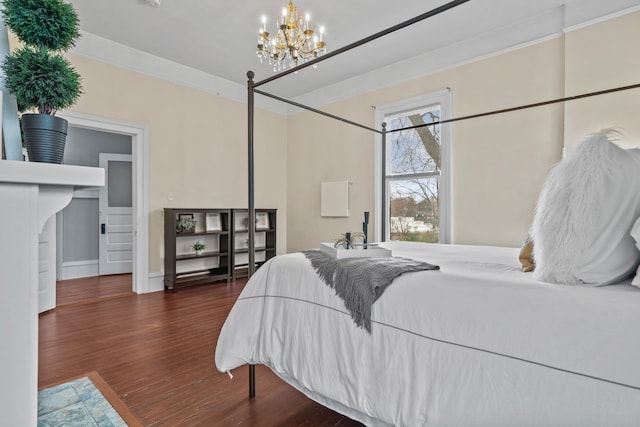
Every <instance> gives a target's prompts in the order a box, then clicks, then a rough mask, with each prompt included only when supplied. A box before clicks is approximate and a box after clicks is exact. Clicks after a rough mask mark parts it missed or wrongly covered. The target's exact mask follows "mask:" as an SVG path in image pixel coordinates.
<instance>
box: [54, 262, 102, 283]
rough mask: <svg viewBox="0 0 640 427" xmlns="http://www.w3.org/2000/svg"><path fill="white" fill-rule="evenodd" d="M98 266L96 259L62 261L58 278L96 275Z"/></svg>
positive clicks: (65, 278) (66, 278)
mask: <svg viewBox="0 0 640 427" xmlns="http://www.w3.org/2000/svg"><path fill="white" fill-rule="evenodd" d="M99 268H100V266H99V264H98V260H97V259H91V260H86V261H71V262H63V263H62V271H61V272H60V278H59V279H58V280H68V279H79V278H81V277H92V276H97V275H98V274H99Z"/></svg>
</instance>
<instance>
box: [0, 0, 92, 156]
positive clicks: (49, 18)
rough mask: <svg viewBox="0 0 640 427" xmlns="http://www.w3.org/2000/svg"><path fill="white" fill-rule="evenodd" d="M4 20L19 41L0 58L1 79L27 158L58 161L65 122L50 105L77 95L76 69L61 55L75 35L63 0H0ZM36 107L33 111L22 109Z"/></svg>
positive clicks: (75, 22) (72, 14) (71, 12)
mask: <svg viewBox="0 0 640 427" xmlns="http://www.w3.org/2000/svg"><path fill="white" fill-rule="evenodd" d="M3 4H4V9H3V11H2V17H3V19H4V22H5V24H6V26H7V28H9V29H10V30H11V31H12V32H13V33H14V34H15V35H16V37H17V38H18V39H19V40H20V41H21V42H22V46H21V47H19V48H17V49H15V50H14V51H13V52H11V53H10V54H8V55H7V56H6V57H5V59H4V61H3V62H2V66H1V67H2V71H3V72H4V85H5V87H6V88H7V90H8V91H9V93H11V94H12V95H13V96H15V98H16V101H17V103H18V110H19V111H20V112H21V113H24V114H22V117H21V123H22V132H23V135H24V143H25V145H26V147H27V152H28V155H29V161H32V162H34V161H35V162H45V163H62V161H63V159H64V145H65V142H66V136H67V127H68V123H67V121H66V120H65V119H63V118H61V117H56V116H55V114H56V111H57V110H61V109H65V108H68V107H71V106H72V105H73V104H75V102H76V101H77V100H78V98H79V97H80V94H81V93H82V86H81V84H80V75H79V74H78V73H77V72H76V70H75V69H74V68H73V67H72V66H71V64H70V63H69V62H68V61H67V59H65V58H64V57H63V56H62V54H61V53H62V52H64V51H66V50H68V49H70V48H71V47H72V46H74V44H75V40H76V39H77V38H78V37H79V36H80V32H79V28H80V25H79V19H78V14H77V13H76V11H75V9H74V8H73V6H72V5H71V4H69V3H66V2H65V1H63V0H3ZM28 111H36V112H37V113H26V112H28Z"/></svg>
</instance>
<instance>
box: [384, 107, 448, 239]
mask: <svg viewBox="0 0 640 427" xmlns="http://www.w3.org/2000/svg"><path fill="white" fill-rule="evenodd" d="M385 120H386V121H387V122H388V124H389V126H388V129H389V130H390V131H391V130H394V129H402V128H406V127H410V126H417V125H420V124H429V123H433V122H437V121H438V120H440V105H431V106H427V107H424V108H422V109H419V110H414V111H409V112H405V113H401V114H394V115H388V116H386V117H385ZM440 149H441V144H440V125H433V126H423V127H420V128H416V129H410V130H404V131H399V132H390V133H389V139H388V155H387V159H388V160H387V162H388V164H387V171H388V175H387V177H386V181H387V189H388V195H387V197H388V198H389V200H388V201H389V204H388V206H389V230H390V238H391V240H404V241H417V242H428V243H437V242H438V241H439V224H440V209H439V203H438V201H439V194H438V183H439V177H440V166H441V154H440Z"/></svg>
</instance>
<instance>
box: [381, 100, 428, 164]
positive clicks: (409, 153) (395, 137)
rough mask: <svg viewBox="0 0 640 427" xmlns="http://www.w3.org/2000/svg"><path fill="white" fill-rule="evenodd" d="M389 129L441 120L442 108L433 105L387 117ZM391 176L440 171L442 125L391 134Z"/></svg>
mask: <svg viewBox="0 0 640 427" xmlns="http://www.w3.org/2000/svg"><path fill="white" fill-rule="evenodd" d="M387 120H388V123H389V130H393V129H402V128H405V127H410V126H417V125H420V124H424V123H433V122H435V121H438V120H440V106H439V105H433V106H429V107H425V108H423V109H420V110H414V111H410V112H407V113H402V114H398V115H394V116H388V117H387ZM388 167H389V170H390V173H391V174H407V173H424V172H437V171H439V170H440V125H434V126H425V127H421V128H417V129H411V130H404V131H400V132H391V133H389V165H388Z"/></svg>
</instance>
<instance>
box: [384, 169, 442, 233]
mask: <svg viewBox="0 0 640 427" xmlns="http://www.w3.org/2000/svg"><path fill="white" fill-rule="evenodd" d="M389 195H390V198H389V231H390V233H389V237H390V239H391V240H403V241H411V242H427V243H438V241H439V235H440V232H439V209H438V178H424V179H406V180H392V181H390V182H389Z"/></svg>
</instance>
